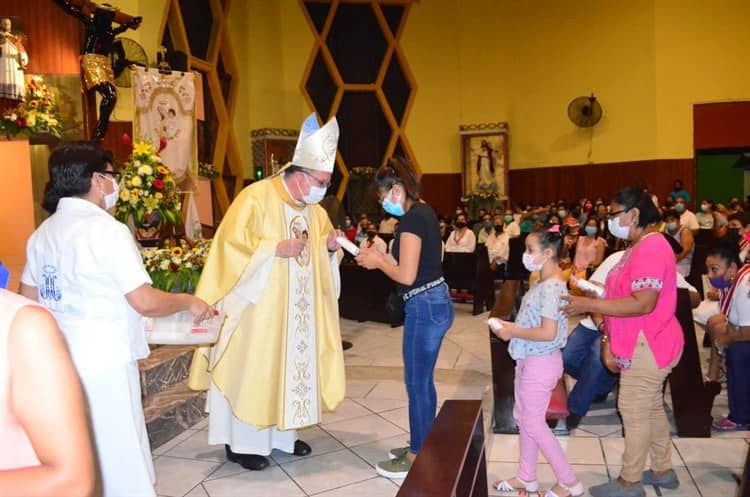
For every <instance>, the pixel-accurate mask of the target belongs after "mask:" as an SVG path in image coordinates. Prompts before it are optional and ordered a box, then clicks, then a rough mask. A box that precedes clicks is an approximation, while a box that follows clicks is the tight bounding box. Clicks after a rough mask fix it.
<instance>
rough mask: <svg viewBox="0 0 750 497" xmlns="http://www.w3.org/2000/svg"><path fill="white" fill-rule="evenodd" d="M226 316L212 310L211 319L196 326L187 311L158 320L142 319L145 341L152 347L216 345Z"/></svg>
mask: <svg viewBox="0 0 750 497" xmlns="http://www.w3.org/2000/svg"><path fill="white" fill-rule="evenodd" d="M225 317H226V314H225V313H224V312H219V311H217V310H214V315H213V317H212V318H211V319H206V320H203V321H201V322H200V323H198V324H195V323H194V322H193V315H192V314H190V312H188V311H183V312H178V313H175V314H172V315H171V316H165V317H160V318H144V330H145V332H146V341H148V343H150V344H154V345H205V344H212V343H216V341H217V340H218V339H219V330H221V325H222V324H223V323H224V318H225Z"/></svg>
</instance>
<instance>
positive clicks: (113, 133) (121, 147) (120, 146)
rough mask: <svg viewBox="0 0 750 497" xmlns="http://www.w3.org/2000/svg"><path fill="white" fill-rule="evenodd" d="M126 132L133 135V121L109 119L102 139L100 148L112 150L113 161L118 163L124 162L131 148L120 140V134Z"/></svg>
mask: <svg viewBox="0 0 750 497" xmlns="http://www.w3.org/2000/svg"><path fill="white" fill-rule="evenodd" d="M125 133H127V134H128V135H130V137H131V138H132V137H133V123H131V122H130V121H110V123H109V127H108V128H107V134H105V135H104V139H103V140H102V148H103V149H105V150H109V151H110V152H112V155H114V157H115V161H117V162H118V163H122V162H125V160H126V159H127V158H128V156H129V155H130V151H131V148H130V147H126V146H125V144H124V143H123V142H122V135H123V134H125Z"/></svg>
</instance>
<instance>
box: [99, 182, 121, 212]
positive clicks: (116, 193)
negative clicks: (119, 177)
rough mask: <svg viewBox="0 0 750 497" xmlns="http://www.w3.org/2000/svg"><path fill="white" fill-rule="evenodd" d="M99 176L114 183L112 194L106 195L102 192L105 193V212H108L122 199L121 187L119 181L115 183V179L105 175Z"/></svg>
mask: <svg viewBox="0 0 750 497" xmlns="http://www.w3.org/2000/svg"><path fill="white" fill-rule="evenodd" d="M99 176H101V177H102V178H107V179H108V180H109V181H111V182H112V188H113V190H112V193H104V190H102V193H104V210H105V211H108V210H110V209H111V208H112V207H114V206H115V204H116V203H117V199H118V198H120V185H118V184H117V181H115V179H114V178H110V177H109V176H106V175H104V174H100V175H99Z"/></svg>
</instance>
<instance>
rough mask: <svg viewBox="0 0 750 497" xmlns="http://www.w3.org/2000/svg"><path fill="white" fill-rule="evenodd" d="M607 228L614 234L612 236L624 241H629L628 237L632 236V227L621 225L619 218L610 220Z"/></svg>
mask: <svg viewBox="0 0 750 497" xmlns="http://www.w3.org/2000/svg"><path fill="white" fill-rule="evenodd" d="M607 228H608V229H609V232H610V233H612V236H616V237H617V238H622V239H623V240H627V239H628V235H630V226H623V225H621V224H620V217H619V216H618V217H616V218H614V219H612V218H610V219H608V220H607Z"/></svg>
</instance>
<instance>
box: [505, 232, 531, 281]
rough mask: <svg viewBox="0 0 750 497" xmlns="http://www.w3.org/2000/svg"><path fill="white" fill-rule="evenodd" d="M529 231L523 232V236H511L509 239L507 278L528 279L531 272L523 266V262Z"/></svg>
mask: <svg viewBox="0 0 750 497" xmlns="http://www.w3.org/2000/svg"><path fill="white" fill-rule="evenodd" d="M527 236H528V233H522V234H521V236H518V237H515V238H511V239H510V240H509V241H508V270H507V278H508V279H509V280H528V279H529V272H528V271H527V270H526V268H525V267H523V263H522V262H521V260H522V256H523V251H524V250H526V246H525V243H526V237H527Z"/></svg>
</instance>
